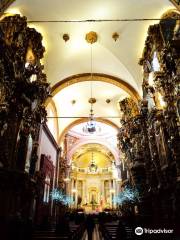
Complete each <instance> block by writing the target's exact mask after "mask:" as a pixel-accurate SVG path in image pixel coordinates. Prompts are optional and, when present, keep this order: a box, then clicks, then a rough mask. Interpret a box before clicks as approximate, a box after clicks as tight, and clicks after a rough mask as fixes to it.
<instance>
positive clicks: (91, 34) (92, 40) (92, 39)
mask: <svg viewBox="0 0 180 240" xmlns="http://www.w3.org/2000/svg"><path fill="white" fill-rule="evenodd" d="M97 39H98V35H97V33H96V32H93V31H91V32H89V33H87V34H86V41H87V42H88V43H90V44H93V43H95V42H97Z"/></svg>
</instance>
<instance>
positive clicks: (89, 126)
mask: <svg viewBox="0 0 180 240" xmlns="http://www.w3.org/2000/svg"><path fill="white" fill-rule="evenodd" d="M86 41H87V42H88V43H90V44H91V79H90V83H91V87H90V91H91V97H90V99H89V101H88V102H89V103H90V104H91V108H90V114H89V120H88V122H87V123H86V125H85V126H84V127H83V132H85V133H90V134H93V133H95V132H96V133H97V132H100V131H101V129H100V127H99V126H97V123H96V121H95V118H94V113H93V104H94V103H96V99H95V98H93V93H92V90H93V89H92V82H93V73H92V44H93V43H95V42H96V41H97V34H96V33H95V32H89V33H87V34H86Z"/></svg>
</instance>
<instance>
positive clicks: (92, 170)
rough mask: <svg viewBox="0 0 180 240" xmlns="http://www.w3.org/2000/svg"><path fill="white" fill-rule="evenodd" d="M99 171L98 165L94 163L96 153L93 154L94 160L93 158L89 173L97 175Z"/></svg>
mask: <svg viewBox="0 0 180 240" xmlns="http://www.w3.org/2000/svg"><path fill="white" fill-rule="evenodd" d="M97 169H98V167H97V165H96V163H95V161H94V153H93V152H92V158H91V163H90V165H89V171H90V172H91V173H96V172H97Z"/></svg>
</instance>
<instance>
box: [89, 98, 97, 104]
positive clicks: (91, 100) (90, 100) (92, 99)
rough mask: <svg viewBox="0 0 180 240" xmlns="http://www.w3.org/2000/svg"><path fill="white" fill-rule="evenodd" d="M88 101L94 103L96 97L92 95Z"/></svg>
mask: <svg viewBox="0 0 180 240" xmlns="http://www.w3.org/2000/svg"><path fill="white" fill-rule="evenodd" d="M88 102H89V103H91V104H94V103H96V98H93V97H92V98H90V99H89V100H88Z"/></svg>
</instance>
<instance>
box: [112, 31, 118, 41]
mask: <svg viewBox="0 0 180 240" xmlns="http://www.w3.org/2000/svg"><path fill="white" fill-rule="evenodd" d="M112 38H113V39H114V41H115V42H116V41H117V40H118V38H119V34H118V33H117V32H114V33H113V34H112Z"/></svg>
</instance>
